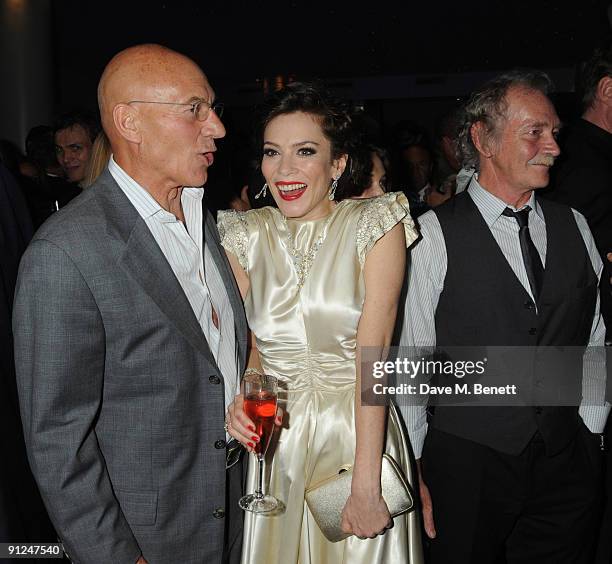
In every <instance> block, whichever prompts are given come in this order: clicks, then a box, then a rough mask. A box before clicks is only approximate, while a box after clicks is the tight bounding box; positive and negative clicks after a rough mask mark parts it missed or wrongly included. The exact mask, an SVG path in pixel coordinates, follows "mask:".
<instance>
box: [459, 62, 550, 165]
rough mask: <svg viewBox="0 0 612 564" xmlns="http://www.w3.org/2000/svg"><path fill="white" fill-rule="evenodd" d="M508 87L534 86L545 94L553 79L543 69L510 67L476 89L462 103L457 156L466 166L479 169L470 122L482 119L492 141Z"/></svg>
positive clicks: (505, 108) (505, 109) (473, 122)
mask: <svg viewBox="0 0 612 564" xmlns="http://www.w3.org/2000/svg"><path fill="white" fill-rule="evenodd" d="M511 88H526V89H528V90H537V91H539V92H542V94H545V95H548V93H549V92H550V91H551V89H552V82H551V80H550V78H549V77H548V75H547V74H546V73H544V72H542V71H537V70H513V71H510V72H507V73H504V74H501V75H499V76H497V77H495V78H493V79H491V80H489V81H488V82H486V83H485V84H483V85H482V86H481V87H480V88H479V89H478V90H475V91H474V92H473V93H472V95H471V97H470V99H469V100H468V102H467V103H466V105H465V108H464V110H465V113H464V121H463V124H462V126H461V129H460V131H459V139H458V149H459V157H460V160H461V161H462V164H463V166H464V167H465V168H473V169H476V170H479V153H478V149H476V146H475V145H474V142H473V141H472V126H473V125H474V124H476V123H482V124H483V125H484V129H485V132H486V133H485V134H486V135H487V136H488V138H489V140H491V141H495V140H496V138H497V136H498V134H499V130H500V128H499V125H500V122H501V120H503V119H504V118H505V117H506V111H507V109H508V104H507V100H506V96H507V94H508V91H509V90H510V89H511Z"/></svg>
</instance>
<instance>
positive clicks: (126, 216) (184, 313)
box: [92, 170, 220, 372]
mask: <svg viewBox="0 0 612 564" xmlns="http://www.w3.org/2000/svg"><path fill="white" fill-rule="evenodd" d="M99 182H100V184H102V186H100V190H98V201H99V203H100V205H101V206H102V207H103V208H105V210H106V211H107V214H108V218H109V234H110V235H111V236H115V237H116V236H117V235H119V237H120V238H121V239H123V240H124V242H125V248H124V250H123V253H122V254H121V256H120V257H119V261H118V263H119V266H120V267H121V268H123V270H125V271H126V272H127V273H128V274H129V275H130V277H131V278H133V279H134V280H135V281H136V282H137V283H138V284H139V286H140V287H141V288H142V289H143V291H144V292H145V293H146V294H147V295H148V296H149V297H150V298H151V299H152V300H153V301H154V302H155V304H156V305H157V307H158V308H159V309H160V310H161V311H162V313H163V314H164V315H165V316H166V317H167V318H168V319H169V320H170V321H171V323H172V324H173V325H174V326H175V327H176V328H177V330H178V331H179V332H180V333H181V334H182V335H183V336H184V337H185V339H186V340H187V341H188V342H189V343H190V344H191V345H192V346H193V347H194V348H195V349H196V350H198V351H199V352H201V353H202V354H203V355H204V356H206V358H207V359H208V361H209V362H211V363H212V364H213V365H214V366H217V364H216V362H215V359H214V357H213V355H212V352H211V350H210V348H209V346H208V342H207V341H206V338H205V336H204V333H203V332H202V328H201V327H200V324H199V323H198V320H197V318H196V316H195V314H194V313H193V309H192V308H191V304H190V303H189V300H188V299H187V296H185V292H184V291H183V288H182V287H181V285H180V283H179V281H178V280H177V278H176V276H175V275H174V272H173V271H172V267H171V266H170V264H169V263H168V261H167V259H166V257H165V256H164V254H163V253H162V251H161V249H160V248H159V245H158V244H157V242H156V241H155V238H154V237H153V235H152V234H151V231H150V230H149V228H148V227H147V224H146V223H145V221H144V219H142V217H140V215H139V213H138V211H137V210H136V209H135V208H134V206H133V205H132V203H131V202H130V201H129V200H128V198H127V197H126V195H125V194H124V193H123V191H122V190H121V188H120V187H119V186H118V185H117V183H116V182H115V180H114V178H113V177H112V175H111V174H110V173H109V172H108V170H106V171H105V172H104V174H103V175H102V177H101V179H100V181H99ZM96 184H97V183H96ZM94 188H95V187H92V189H94ZM217 368H218V367H217ZM219 372H220V371H219Z"/></svg>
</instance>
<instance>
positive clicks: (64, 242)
mask: <svg viewBox="0 0 612 564" xmlns="http://www.w3.org/2000/svg"><path fill="white" fill-rule="evenodd" d="M98 95H99V104H100V112H101V116H102V122H103V126H104V130H105V132H106V134H107V136H108V138H109V140H110V144H111V146H112V151H113V157H112V159H111V161H110V163H109V167H108V169H107V170H106V171H105V172H104V173H103V174H102V175H101V177H100V178H99V179H98V181H96V182H95V183H94V185H93V186H92V187H91V188H90V189H89V190H87V191H86V192H85V193H84V194H82V195H81V196H80V197H79V198H77V199H76V200H74V202H72V203H71V204H70V205H69V206H68V207H67V208H65V209H63V210H61V211H60V212H59V213H57V214H56V215H54V216H53V217H52V218H51V219H50V220H49V221H48V222H47V223H46V224H45V225H44V226H43V228H42V229H41V230H39V231H38V233H37V235H36V236H35V238H34V240H33V242H32V244H31V245H30V247H29V248H28V250H27V251H26V253H25V256H24V259H23V261H22V264H21V268H20V274H19V281H18V285H17V292H16V305H15V312H14V318H13V319H14V331H15V345H16V346H15V354H16V364H17V376H18V386H19V395H20V403H21V410H22V417H23V424H24V430H25V440H26V444H27V448H28V454H29V458H30V462H31V466H32V471H33V473H34V475H35V477H36V480H37V482H38V485H39V487H40V490H41V493H42V496H43V499H44V501H45V504H46V506H47V508H48V510H49V513H50V516H51V518H52V520H53V523H54V524H55V527H56V529H57V531H58V534H59V535H60V537H61V540H62V542H63V543H64V547H65V549H66V551H67V552H68V554H69V556H70V558H71V559H72V560H73V562H75V563H84V564H90V563H91V564H97V563H100V564H109V563H113V564H122V563H126V564H133V563H134V562H137V561H138V562H139V563H144V562H149V563H150V564H156V563H160V564H166V563H167V564H171V563H172V564H174V563H178V562H181V563H189V562H191V563H196V562H197V563H202V562H207V563H214V562H218V563H221V562H235V561H237V560H238V558H239V552H240V538H241V528H242V516H241V515H240V512H239V510H238V508H237V499H238V497H239V495H240V493H241V492H240V489H241V471H240V464H236V465H234V466H233V467H231V468H229V469H228V470H226V466H228V464H227V454H228V452H229V451H227V452H226V450H227V449H226V447H227V443H226V441H227V440H228V436H227V435H226V433H225V432H224V413H225V406H226V405H227V404H228V403H229V402H231V401H232V399H233V397H234V395H235V394H236V393H237V391H238V388H239V374H240V373H241V371H242V370H243V368H244V363H245V356H246V322H245V319H244V314H243V310H242V304H241V300H240V296H239V294H238V290H237V288H236V285H235V282H234V279H233V277H232V274H231V270H230V269H229V266H228V264H227V261H226V259H225V255H224V254H223V253H222V252H221V251H220V247H219V240H218V234H217V231H216V228H215V225H214V223H213V221H212V219H211V217H210V215H209V214H208V212H206V211H205V210H203V208H202V189H201V188H193V187H194V186H202V185H203V184H204V183H205V181H206V178H207V169H208V167H209V166H210V165H211V164H212V163H213V154H214V151H215V139H218V138H220V137H223V136H224V135H225V129H224V127H223V124H222V123H221V121H220V119H219V113H220V107H219V105H218V104H217V103H216V102H215V94H214V91H213V90H212V88H211V86H210V84H209V83H208V81H207V79H206V76H205V75H204V74H203V72H202V71H201V69H200V68H199V67H198V66H197V65H196V64H195V63H194V62H193V61H191V60H190V59H188V58H187V57H185V56H183V55H180V54H179V53H176V52H174V51H171V50H170V49H167V48H164V47H162V46H159V45H140V46H136V47H131V48H129V49H126V50H125V51H122V52H121V53H119V54H118V55H116V56H115V57H114V58H113V59H112V60H111V61H110V62H109V64H108V65H107V67H106V69H105V70H104V73H103V75H102V78H101V80H100V84H99V90H98Z"/></svg>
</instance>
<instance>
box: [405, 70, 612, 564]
mask: <svg viewBox="0 0 612 564" xmlns="http://www.w3.org/2000/svg"><path fill="white" fill-rule="evenodd" d="M548 82H549V81H548V78H547V77H546V76H545V75H543V74H542V73H536V72H513V73H508V74H505V75H502V76H500V77H497V78H496V79H494V80H492V81H490V82H489V83H487V84H486V85H484V86H483V87H481V88H480V89H479V90H478V91H477V92H475V93H474V95H473V96H472V98H471V99H470V101H469V103H468V104H467V106H466V119H465V123H464V127H463V134H462V148H463V152H464V165H466V164H469V165H474V166H476V169H477V171H478V172H477V174H476V175H475V177H474V178H473V179H472V180H471V182H470V185H469V187H468V189H467V191H466V192H463V193H461V194H459V195H458V196H456V197H455V198H454V199H452V200H450V201H449V202H447V203H446V204H444V205H442V206H440V207H438V208H436V209H435V210H434V211H431V212H428V213H427V214H425V215H423V216H422V217H421V218H420V226H421V234H422V239H421V241H419V242H418V243H417V245H416V246H415V247H414V249H413V251H412V264H411V269H410V278H409V283H408V296H407V302H406V312H407V315H406V317H405V320H404V327H403V332H402V337H401V343H402V344H403V345H410V346H417V347H423V346H427V347H429V346H433V345H439V346H442V347H449V346H450V347H478V346H501V347H505V346H512V347H536V346H538V347H545V346H559V347H585V346H587V345H592V346H601V345H603V343H604V335H605V327H604V323H603V321H602V319H601V315H600V313H599V299H598V293H597V284H598V279H599V277H600V276H601V272H602V262H601V259H600V257H599V254H598V252H597V248H596V247H595V243H594V241H593V237H592V236H591V233H590V231H589V228H588V226H587V224H586V221H585V219H584V217H583V216H582V215H580V214H579V213H577V212H575V211H574V210H572V209H571V208H569V207H567V206H564V205H561V204H556V203H553V202H549V201H547V200H541V199H540V198H536V196H535V190H536V189H538V188H542V187H545V186H546V185H547V184H548V177H549V168H550V167H551V166H552V164H553V163H554V161H555V158H556V157H557V156H558V155H559V147H558V146H557V143H556V134H557V132H558V129H559V119H558V117H557V114H556V112H555V109H554V107H553V105H552V103H551V102H550V100H549V99H548V97H547V91H548ZM465 157H467V158H465ZM483 265H486V267H485V268H483ZM598 350H599V351H601V349H598ZM474 360H476V359H474ZM572 367H573V368H578V371H577V372H578V373H576V371H574V372H572V373H571V374H570V376H571V378H573V379H575V380H576V381H577V382H580V378H581V373H580V369H579V366H578V365H577V364H573V365H572ZM527 370H528V369H527ZM517 376H518V375H517ZM520 376H521V377H525V376H529V374H528V373H526V374H522V373H521V374H520ZM539 377H540V373H537V374H536V375H535V376H534V377H533V381H530V385H533V386H537V385H538V381H537V378H539ZM504 383H507V384H512V383H513V382H504ZM594 392H595V393H594V394H593V397H594V398H595V399H597V397H600V399H601V400H603V389H599V392H600V395H599V396H597V390H594ZM424 399H425V400H426V398H424ZM602 403H603V402H602ZM608 410H609V408H608V407H606V406H604V405H588V406H587V405H583V406H581V407H580V409H579V408H578V407H577V406H576V407H568V406H553V405H547V406H541V407H536V406H527V407H518V406H517V407H514V406H508V407H503V406H495V407H494V406H492V405H491V404H488V405H487V404H484V405H471V406H465V407H451V406H448V405H447V406H444V405H437V406H436V407H435V412H434V413H433V416H432V417H431V418H430V420H429V421H427V418H426V414H425V406H414V407H405V408H404V410H403V411H404V415H405V417H406V421H407V424H408V429H409V432H410V437H411V441H412V443H413V447H414V449H415V455H416V457H417V459H419V463H420V459H421V458H422V466H420V478H421V480H420V491H421V500H422V503H423V516H424V521H425V530H426V532H427V534H428V536H429V537H430V539H431V554H430V557H431V560H430V562H431V563H432V564H448V563H450V562H452V563H453V564H481V563H482V564H491V563H493V562H501V561H504V562H507V563H508V564H530V563H533V564H535V563H542V562H555V563H557V564H563V563H566V564H578V563H585V564H586V563H588V562H590V560H589V558H590V551H589V549H590V548H591V546H592V540H593V531H594V529H595V525H596V523H595V516H596V507H597V502H598V500H599V496H600V495H601V486H600V482H601V468H600V464H601V460H600V459H601V457H600V456H599V446H600V436H599V433H601V432H602V430H603V427H604V424H605V420H606V417H607V413H608ZM423 442H424V446H423Z"/></svg>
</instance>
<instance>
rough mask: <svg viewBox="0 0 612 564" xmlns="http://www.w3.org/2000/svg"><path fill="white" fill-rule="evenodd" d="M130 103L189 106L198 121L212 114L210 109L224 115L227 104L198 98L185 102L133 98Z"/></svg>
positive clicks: (217, 114)
mask: <svg viewBox="0 0 612 564" xmlns="http://www.w3.org/2000/svg"><path fill="white" fill-rule="evenodd" d="M128 104H162V105H164V106H189V108H190V110H189V111H190V112H191V113H192V114H193V116H194V117H195V119H197V120H198V121H206V119H208V116H209V115H210V111H211V110H212V111H213V112H215V114H216V116H217V117H218V118H220V117H221V116H222V115H223V110H224V109H225V105H224V104H223V102H213V103H212V104H211V103H210V102H207V101H206V100H198V101H197V102H191V103H183V102H157V101H153V100H131V101H130V102H128Z"/></svg>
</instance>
